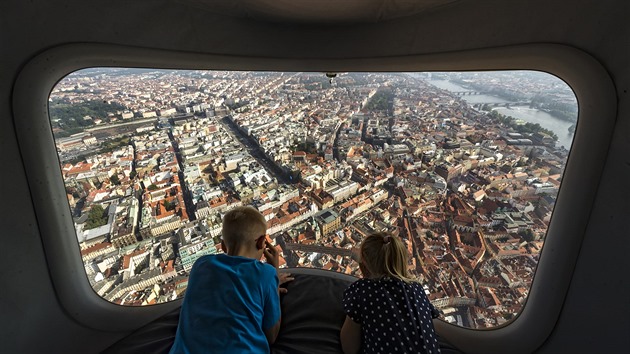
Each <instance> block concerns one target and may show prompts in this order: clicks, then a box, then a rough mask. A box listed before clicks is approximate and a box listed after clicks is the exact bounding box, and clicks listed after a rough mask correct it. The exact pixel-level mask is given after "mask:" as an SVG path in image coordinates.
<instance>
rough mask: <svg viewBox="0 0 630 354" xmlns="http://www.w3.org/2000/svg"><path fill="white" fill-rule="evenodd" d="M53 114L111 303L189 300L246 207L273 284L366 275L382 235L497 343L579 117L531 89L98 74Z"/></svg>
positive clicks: (521, 76) (447, 77)
mask: <svg viewBox="0 0 630 354" xmlns="http://www.w3.org/2000/svg"><path fill="white" fill-rule="evenodd" d="M329 76H333V75H329ZM49 113H50V122H51V127H52V131H53V134H54V137H55V142H56V147H57V151H58V154H59V160H60V170H61V173H62V175H63V179H64V181H65V187H66V192H67V196H68V202H69V207H70V209H71V211H72V215H73V219H74V225H75V229H76V237H77V240H78V242H79V244H80V249H81V257H82V260H83V263H84V265H85V271H86V274H87V277H88V279H89V281H90V283H91V285H92V287H93V289H94V291H95V292H96V293H98V294H99V295H100V296H102V297H103V298H105V299H107V300H108V301H111V302H113V303H117V304H121V305H132V306H138V305H151V304H156V303H162V302H167V301H171V300H175V299H177V298H181V297H183V295H184V293H185V291H186V286H187V281H188V273H189V271H190V269H191V267H192V265H193V263H194V262H195V260H197V259H198V258H199V257H201V256H204V255H208V254H214V253H218V252H221V250H220V247H219V244H220V232H221V217H222V215H223V214H225V213H226V212H227V211H229V210H230V209H232V208H234V207H237V206H240V205H252V206H254V207H256V208H257V209H258V210H259V211H260V212H261V213H262V214H263V215H264V216H265V219H266V220H267V222H268V235H269V237H270V238H271V239H272V240H274V242H275V244H276V245H278V246H279V247H280V248H281V249H282V259H281V266H282V267H314V268H322V269H327V270H331V271H336V272H342V273H346V274H351V275H356V276H360V275H361V274H360V270H359V266H358V264H357V262H356V261H355V260H354V259H353V258H352V257H351V255H352V251H353V248H355V247H357V246H358V245H359V244H360V243H361V241H362V239H363V238H364V237H365V236H366V235H368V234H370V233H373V232H378V231H387V232H390V233H391V234H393V235H394V236H396V237H400V238H401V239H402V240H403V242H404V243H405V244H406V245H407V247H408V251H409V264H408V266H409V272H410V273H411V274H412V275H413V277H414V278H416V279H417V280H418V281H420V282H421V283H422V284H423V285H424V288H425V289H426V292H427V294H428V295H429V298H430V300H431V301H432V303H433V304H434V305H435V306H436V307H437V308H439V309H440V310H441V311H442V313H443V318H444V319H445V320H446V321H448V322H451V323H454V324H457V325H460V326H465V327H470V328H488V327H493V326H498V325H501V324H503V323H506V322H508V321H510V320H511V319H513V318H514V317H515V316H516V315H518V313H519V312H520V310H521V309H522V307H523V306H524V303H525V300H526V299H527V295H528V292H529V288H530V285H531V283H532V280H533V277H534V273H535V270H536V266H537V264H538V258H539V254H540V251H541V249H542V247H543V243H544V240H545V237H546V231H547V226H548V224H549V221H550V218H551V215H552V211H553V208H554V205H555V201H556V196H557V194H558V190H559V187H560V184H561V181H562V175H563V171H564V166H565V163H566V160H567V157H568V153H569V149H570V147H571V143H572V139H573V131H574V130H575V126H576V121H577V102H576V98H575V95H574V94H573V92H572V91H571V89H570V88H569V87H568V86H567V85H566V84H565V83H564V82H563V81H561V80H560V79H558V78H556V77H555V76H552V75H549V74H545V73H540V72H532V71H500V72H453V73H436V72H433V73H338V74H337V75H336V76H335V77H334V78H330V77H327V76H326V75H325V74H323V73H279V72H226V71H184V70H157V69H150V70H149V69H122V68H94V69H85V70H81V71H78V72H75V73H72V74H70V75H68V76H67V77H65V78H64V79H63V80H61V81H60V82H59V83H58V84H57V85H56V87H55V88H54V90H53V92H52V94H51V95H50V99H49Z"/></svg>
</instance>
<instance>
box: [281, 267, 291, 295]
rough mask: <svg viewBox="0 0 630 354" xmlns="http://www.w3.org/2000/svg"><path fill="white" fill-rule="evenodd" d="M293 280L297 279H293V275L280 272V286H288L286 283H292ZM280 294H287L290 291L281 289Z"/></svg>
mask: <svg viewBox="0 0 630 354" xmlns="http://www.w3.org/2000/svg"><path fill="white" fill-rule="evenodd" d="M293 279H295V278H293V277H292V276H291V273H280V272H278V280H280V285H282V284H286V283H288V282H290V281H292V280H293ZM278 292H279V293H280V294H286V293H287V292H289V291H288V290H287V288H282V287H280V288H278Z"/></svg>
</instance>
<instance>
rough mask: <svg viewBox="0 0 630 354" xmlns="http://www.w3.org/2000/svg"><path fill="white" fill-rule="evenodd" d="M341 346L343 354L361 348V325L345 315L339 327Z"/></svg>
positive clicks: (355, 351)
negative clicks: (341, 325)
mask: <svg viewBox="0 0 630 354" xmlns="http://www.w3.org/2000/svg"><path fill="white" fill-rule="evenodd" d="M340 337H341V348H342V349H343V352H344V353H345V354H356V353H358V352H359V349H360V348H361V325H360V324H358V323H356V322H354V321H353V320H352V319H351V318H350V317H348V316H346V321H345V322H344V323H343V327H341V335H340Z"/></svg>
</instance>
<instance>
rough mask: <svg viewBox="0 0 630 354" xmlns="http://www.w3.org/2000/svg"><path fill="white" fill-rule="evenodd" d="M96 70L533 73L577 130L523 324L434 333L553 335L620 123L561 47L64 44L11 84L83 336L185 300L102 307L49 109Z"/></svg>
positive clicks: (580, 58) (52, 259)
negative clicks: (239, 51)
mask: <svg viewBox="0 0 630 354" xmlns="http://www.w3.org/2000/svg"><path fill="white" fill-rule="evenodd" d="M89 67H133V68H155V69H191V70H259V71H313V72H349V71H355V72H369V71H371V72H423V71H425V72H426V71H495V70H535V71H542V72H547V73H550V74H552V75H555V76H557V77H559V78H560V79H562V80H564V81H565V82H566V83H567V84H568V85H569V86H570V87H571V88H572V89H573V91H574V93H575V95H576V97H577V100H578V106H579V119H578V123H577V126H576V131H575V136H574V140H573V144H572V147H571V151H570V154H569V158H568V161H567V164H566V169H565V172H564V177H563V182H562V185H561V187H560V192H559V195H558V199H557V202H556V206H555V209H554V211H553V216H552V219H551V222H550V224H549V228H548V230H547V237H546V241H545V244H544V247H543V249H542V252H541V255H540V260H539V263H538V267H537V270H536V274H535V276H534V279H533V282H532V284H531V288H530V293H529V296H528V299H527V302H526V303H525V304H524V307H523V309H522V310H521V313H520V314H519V315H518V317H517V318H516V319H514V320H513V321H511V322H509V323H507V324H505V325H503V326H499V327H494V328H491V329H483V330H473V329H468V328H463V327H458V326H455V325H451V324H448V323H446V322H444V321H436V323H435V325H436V330H437V332H438V333H439V334H440V335H441V336H443V337H445V338H446V339H447V340H449V341H450V342H451V343H452V344H454V345H455V346H456V347H459V348H462V349H463V350H465V351H466V352H479V353H495V352H496V353H503V352H506V351H510V352H532V351H534V350H535V349H536V348H538V347H539V346H540V345H542V343H543V342H544V341H545V340H546V339H547V337H548V336H549V335H550V333H551V331H552V330H553V328H554V326H555V323H556V321H557V319H558V317H559V314H560V311H561V308H562V305H563V302H564V299H565V296H566V294H567V292H568V289H569V285H570V282H571V278H572V275H573V270H574V267H575V265H576V263H577V259H578V256H579V252H580V247H581V245H582V240H583V237H584V235H585V232H586V229H587V226H588V220H589V216H590V212H591V208H592V205H593V202H594V199H595V196H596V193H597V189H598V185H599V180H600V178H601V175H602V171H603V167H604V162H605V159H606V156H607V152H608V148H609V144H610V140H611V136H612V132H613V129H614V123H615V118H616V109H617V101H616V95H615V89H614V85H613V83H612V80H611V79H610V76H609V75H608V73H607V72H606V70H605V69H604V68H603V67H602V66H601V64H600V63H599V62H597V61H596V60H595V59H594V58H593V57H591V56H589V55H588V54H586V53H584V52H582V51H580V50H578V49H575V48H572V47H568V46H563V45H556V44H527V45H517V46H507V47H496V48H486V49H476V50H467V51H461V52H450V53H439V54H424V55H409V56H392V57H374V58H343V59H318V58H305V59H287V58H259V57H246V56H226V55H212V54H199V53H186V52H176V51H167V50H158V49H146V48H138V47H126V46H117V45H106V44H68V45H63V46H59V47H55V48H52V49H49V50H47V51H45V52H43V53H41V54H39V55H37V56H36V57H34V58H33V59H32V60H31V61H30V62H28V63H27V65H26V66H25V67H24V68H23V70H22V71H21V72H20V74H19V76H18V77H17V79H16V82H15V86H14V91H13V111H14V124H15V130H16V135H17V140H18V144H19V147H20V151H21V155H22V160H23V163H24V168H25V171H26V175H27V182H28V185H29V188H30V192H31V200H32V203H33V207H34V210H35V213H36V216H37V222H38V227H39V230H40V235H41V239H42V243H43V246H44V251H45V255H46V262H47V264H48V268H49V272H50V277H51V280H52V283H53V286H54V289H55V292H56V295H57V297H58V300H59V303H60V304H61V306H62V307H63V308H64V309H65V310H66V313H67V314H68V315H69V316H71V317H72V318H74V319H75V320H76V321H77V322H79V323H81V324H82V325H85V326H87V327H90V328H94V329H98V330H104V331H131V330H134V329H137V328H139V327H141V326H142V325H144V324H146V323H148V322H150V321H152V320H154V319H156V318H158V317H160V316H162V315H164V314H166V313H168V312H170V311H172V310H173V309H175V308H177V307H179V306H180V305H181V301H182V300H181V299H178V300H174V301H172V302H169V303H165V304H159V305H152V306H144V307H128V306H120V305H116V304H113V303H110V302H108V301H107V300H105V299H103V298H101V297H100V296H99V295H98V294H96V293H95V292H94V290H93V289H92V287H91V286H90V284H89V282H88V279H87V275H86V274H85V271H84V265H83V262H82V260H81V257H80V251H79V244H78V242H77V240H76V234H75V230H74V226H73V222H72V218H71V216H70V210H69V207H68V202H67V198H66V194H65V188H64V182H63V178H62V175H61V172H60V166H59V158H58V155H57V151H56V148H55V143H54V138H53V135H52V131H51V128H50V120H49V116H48V99H49V95H50V93H51V91H52V90H53V88H54V86H55V85H56V84H57V82H59V81H60V80H61V79H63V78H64V77H65V76H66V75H68V74H70V73H72V72H74V71H77V70H81V69H85V68H89Z"/></svg>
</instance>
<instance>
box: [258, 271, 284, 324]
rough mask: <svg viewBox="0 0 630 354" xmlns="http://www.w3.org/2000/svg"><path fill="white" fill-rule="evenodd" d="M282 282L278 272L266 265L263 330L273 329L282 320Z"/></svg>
mask: <svg viewBox="0 0 630 354" xmlns="http://www.w3.org/2000/svg"><path fill="white" fill-rule="evenodd" d="M279 283H280V281H279V280H278V274H277V273H276V270H275V269H274V268H273V267H272V266H270V265H265V277H264V280H263V285H262V286H263V292H264V296H265V297H264V301H265V304H264V309H263V311H264V315H263V323H262V328H263V330H265V331H266V330H268V329H269V328H271V327H273V326H274V325H275V324H276V323H278V320H280V295H279V294H278V286H279Z"/></svg>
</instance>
